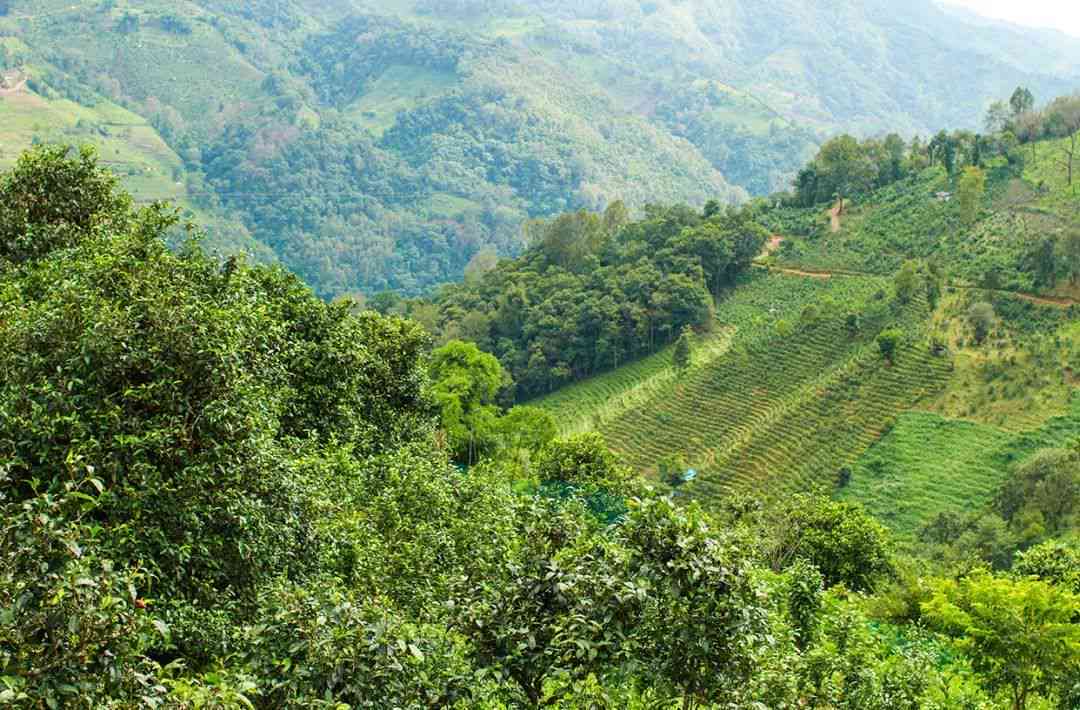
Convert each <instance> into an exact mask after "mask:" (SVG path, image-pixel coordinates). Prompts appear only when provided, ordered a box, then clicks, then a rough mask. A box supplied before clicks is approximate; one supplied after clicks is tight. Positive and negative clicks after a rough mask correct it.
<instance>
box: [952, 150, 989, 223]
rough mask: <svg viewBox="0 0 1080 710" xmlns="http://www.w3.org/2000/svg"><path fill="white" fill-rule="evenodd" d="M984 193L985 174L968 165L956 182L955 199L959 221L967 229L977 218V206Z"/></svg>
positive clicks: (979, 169)
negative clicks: (958, 208)
mask: <svg viewBox="0 0 1080 710" xmlns="http://www.w3.org/2000/svg"><path fill="white" fill-rule="evenodd" d="M985 192H986V173H984V172H983V171H982V169H981V168H979V167H977V166H974V165H970V166H968V167H966V168H964V173H963V174H962V175H961V176H960V179H959V180H958V181H957V187H956V193H957V194H956V199H957V201H958V202H959V203H960V219H961V220H963V222H964V224H966V225H968V226H969V227H970V226H971V225H973V224H975V221H976V220H977V219H978V217H979V206H980V203H981V202H982V198H983V195H984V194H985Z"/></svg>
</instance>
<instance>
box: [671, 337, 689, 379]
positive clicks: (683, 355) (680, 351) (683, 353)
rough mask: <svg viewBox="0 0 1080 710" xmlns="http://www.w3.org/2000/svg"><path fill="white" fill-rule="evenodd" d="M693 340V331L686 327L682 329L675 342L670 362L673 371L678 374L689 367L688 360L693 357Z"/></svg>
mask: <svg viewBox="0 0 1080 710" xmlns="http://www.w3.org/2000/svg"><path fill="white" fill-rule="evenodd" d="M693 338H694V331H693V330H692V329H691V328H690V327H689V326H688V327H685V328H683V331H682V334H681V335H679V339H678V340H676V341H675V352H674V353H673V354H672V361H673V363H674V365H675V369H677V370H679V371H680V372H681V371H682V370H685V369H686V368H688V367H690V358H691V356H692V355H693V347H694V344H693Z"/></svg>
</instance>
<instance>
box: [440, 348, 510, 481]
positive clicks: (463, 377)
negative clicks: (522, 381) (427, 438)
mask: <svg viewBox="0 0 1080 710" xmlns="http://www.w3.org/2000/svg"><path fill="white" fill-rule="evenodd" d="M428 370H429V372H430V374H431V380H432V387H431V392H432V396H433V397H434V399H435V402H436V403H437V404H438V406H439V411H440V415H441V422H442V426H443V430H444V431H445V432H446V436H447V439H448V443H449V445H450V449H451V451H452V452H453V453H454V456H455V458H457V459H458V460H459V461H460V462H462V463H467V464H473V463H476V461H477V460H478V459H479V457H480V455H481V454H482V453H483V452H484V451H486V450H488V449H489V448H490V447H491V446H492V445H493V444H494V443H495V435H496V433H497V430H496V423H497V420H498V416H499V408H498V406H497V405H496V402H495V398H496V396H497V395H498V393H499V390H500V389H501V388H502V386H503V384H504V380H503V369H502V366H501V365H500V364H499V361H498V360H497V359H496V358H495V356H494V355H489V354H488V353H485V352H481V351H480V349H479V348H478V347H476V344H475V343H466V342H462V341H460V340H454V341H451V342H449V343H447V344H446V345H444V346H442V347H441V348H439V349H438V350H435V351H434V352H433V353H432V354H431V362H430V364H429V366H428Z"/></svg>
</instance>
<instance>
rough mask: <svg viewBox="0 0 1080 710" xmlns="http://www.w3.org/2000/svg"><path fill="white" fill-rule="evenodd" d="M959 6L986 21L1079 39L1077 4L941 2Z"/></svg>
mask: <svg viewBox="0 0 1080 710" xmlns="http://www.w3.org/2000/svg"><path fill="white" fill-rule="evenodd" d="M942 1H943V2H945V3H948V4H952V5H962V6H964V7H966V8H969V9H971V10H974V11H975V12H978V13H980V14H982V15H986V16H988V17H995V18H997V19H1000V20H1008V21H1009V22H1015V23H1017V24H1020V25H1031V26H1033V27H1050V28H1053V29H1057V30H1061V31H1062V32H1068V33H1069V34H1071V35H1074V36H1076V37H1080V2H1077V0H942Z"/></svg>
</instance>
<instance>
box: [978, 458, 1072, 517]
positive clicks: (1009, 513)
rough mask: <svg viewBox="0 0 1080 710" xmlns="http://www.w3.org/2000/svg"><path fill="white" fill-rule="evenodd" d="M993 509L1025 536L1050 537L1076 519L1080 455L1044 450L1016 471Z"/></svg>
mask: <svg viewBox="0 0 1080 710" xmlns="http://www.w3.org/2000/svg"><path fill="white" fill-rule="evenodd" d="M994 507H995V508H996V509H997V511H998V512H999V513H1000V514H1001V516H1002V517H1003V518H1005V520H1007V521H1008V522H1009V523H1010V524H1011V525H1012V526H1013V527H1014V528H1016V529H1017V530H1018V531H1021V532H1023V533H1024V534H1025V535H1026V536H1028V537H1031V536H1035V537H1043V536H1054V535H1056V534H1059V533H1062V532H1064V531H1066V530H1069V529H1072V528H1074V527H1076V524H1077V522H1078V521H1077V516H1080V454H1078V453H1077V452H1076V451H1072V450H1067V449H1046V450H1044V451H1040V452H1038V453H1037V454H1035V455H1033V456H1032V457H1031V458H1029V459H1027V460H1026V461H1024V462H1023V463H1022V464H1020V465H1019V466H1017V467H1016V469H1015V471H1014V472H1013V475H1012V476H1011V477H1010V478H1009V479H1008V480H1007V481H1006V482H1005V485H1004V486H1002V488H1001V491H1000V492H999V493H998V496H997V499H996V500H995V505H994Z"/></svg>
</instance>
